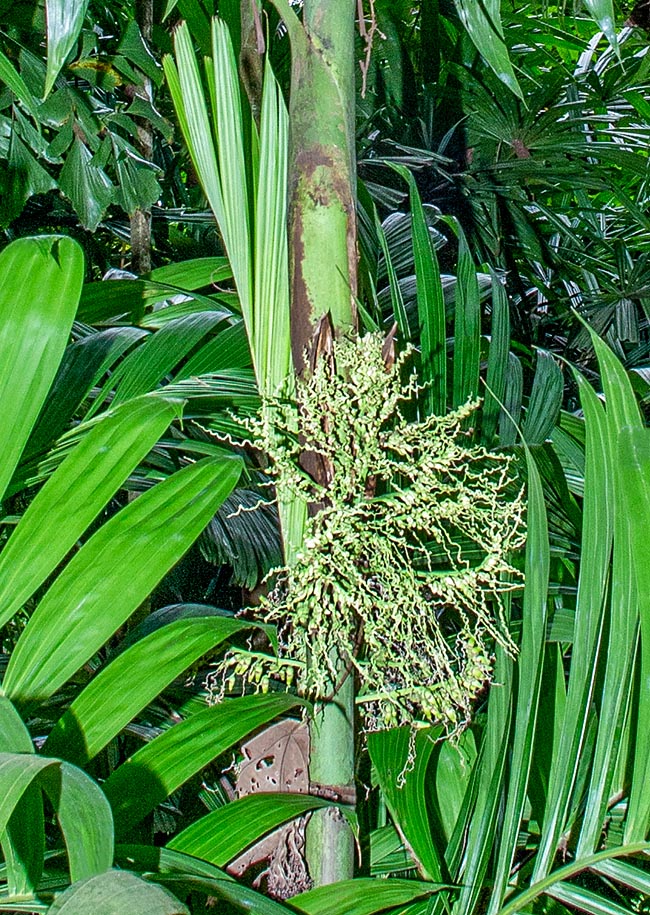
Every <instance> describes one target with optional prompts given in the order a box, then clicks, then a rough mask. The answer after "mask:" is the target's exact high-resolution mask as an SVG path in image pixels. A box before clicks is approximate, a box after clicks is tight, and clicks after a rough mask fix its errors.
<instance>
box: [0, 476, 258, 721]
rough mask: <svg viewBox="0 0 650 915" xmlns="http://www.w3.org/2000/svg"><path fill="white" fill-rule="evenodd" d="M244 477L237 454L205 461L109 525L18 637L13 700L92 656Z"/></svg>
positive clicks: (30, 697) (39, 695) (8, 685)
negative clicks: (234, 456)
mask: <svg viewBox="0 0 650 915" xmlns="http://www.w3.org/2000/svg"><path fill="white" fill-rule="evenodd" d="M240 474H241V462H240V460H239V459H231V458H225V459H216V458H215V459H206V460H204V461H200V462H199V463H197V464H193V465H192V466H190V467H186V468H185V469H183V470H181V471H179V472H178V473H176V474H174V475H173V476H172V477H170V478H168V479H167V480H165V481H164V482H162V483H160V484H158V485H157V486H154V487H153V488H152V489H150V490H148V491H147V492H145V493H143V494H142V495H141V496H139V497H138V498H137V499H136V500H135V501H134V502H131V503H130V504H129V505H127V506H126V507H125V508H123V509H122V511H120V512H119V513H118V514H117V515H116V516H115V517H113V518H111V519H110V520H109V521H108V522H107V523H106V524H104V525H103V526H102V527H101V528H100V529H99V530H98V531H97V532H96V533H95V534H94V535H93V536H92V537H91V538H90V540H89V541H88V543H86V544H85V545H84V546H83V547H82V549H81V550H80V551H79V552H78V553H77V554H76V555H75V556H74V557H73V559H72V560H71V561H70V562H69V564H68V565H67V566H66V568H65V569H64V571H63V572H62V573H61V574H60V575H59V577H58V578H57V580H56V581H55V583H54V584H53V585H52V587H51V588H50V589H49V591H48V592H47V594H46V595H45V597H44V598H43V600H42V601H41V603H40V604H39V606H38V607H37V609H36V610H35V612H34V614H33V615H32V618H31V619H30V621H29V623H28V624H27V626H26V628H25V630H24V632H23V633H22V635H21V636H20V639H19V640H18V643H17V645H16V647H15V649H14V652H13V654H12V657H11V661H10V662H9V667H8V668H7V674H6V677H5V680H4V684H3V686H4V690H5V693H6V694H7V695H8V696H9V697H10V698H11V699H12V701H14V702H16V703H17V704H19V705H20V704H25V703H33V702H36V701H39V700H43V699H46V698H47V697H49V696H51V695H52V694H53V693H54V692H56V690H57V689H59V687H60V686H62V685H63V683H65V681H66V680H67V679H68V677H70V676H71V675H72V674H73V673H75V671H77V670H78V669H79V667H81V665H82V664H84V663H85V662H86V661H87V660H88V659H89V658H91V657H92V656H93V654H94V653H95V652H96V651H98V650H99V648H100V647H101V646H102V645H103V644H104V642H105V641H106V640H107V639H108V638H109V637H110V636H111V635H112V634H113V633H114V632H115V630H116V629H117V628H118V627H119V626H121V625H122V623H123V622H124V621H125V620H126V619H128V617H129V616H130V615H131V613H132V612H133V611H134V610H135V609H136V607H138V606H139V605H140V604H141V603H142V601H143V600H144V599H145V597H147V595H148V594H149V593H150V591H151V590H152V588H153V587H154V586H155V585H156V584H157V583H158V581H160V579H161V578H162V576H163V575H164V574H165V572H167V571H168V570H169V569H170V568H171V567H172V565H174V563H175V562H177V561H178V559H180V557H181V556H182V555H183V553H184V552H185V551H186V550H187V549H188V547H189V546H190V545H191V544H192V543H193V542H194V540H195V539H196V538H197V537H198V535H199V533H200V532H201V530H202V529H203V528H204V527H205V525H206V524H207V523H208V521H209V520H210V518H211V517H212V515H213V514H214V512H215V511H216V510H217V508H218V507H219V506H220V505H221V503H222V502H223V500H224V499H225V498H227V496H228V495H229V494H230V492H231V491H232V489H233V487H234V486H235V485H236V483H237V480H238V479H239V476H240ZM125 585H128V587H125Z"/></svg>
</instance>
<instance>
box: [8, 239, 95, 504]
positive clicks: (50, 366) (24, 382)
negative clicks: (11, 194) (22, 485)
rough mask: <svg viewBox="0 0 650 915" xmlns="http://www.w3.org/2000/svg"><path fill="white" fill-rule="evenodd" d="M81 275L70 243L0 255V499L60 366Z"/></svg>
mask: <svg viewBox="0 0 650 915" xmlns="http://www.w3.org/2000/svg"><path fill="white" fill-rule="evenodd" d="M83 273H84V262H83V253H82V250H81V248H80V247H79V245H78V244H77V243H76V242H74V241H73V240H72V239H71V238H57V237H55V236H53V235H43V236H41V237H39V238H21V239H18V240H17V241H15V242H12V244H10V245H8V246H7V247H6V248H5V249H4V250H3V251H2V252H1V253H0V403H1V404H2V424H1V426H0V451H1V452H2V463H1V464H0V499H2V496H3V495H4V492H5V490H6V488H7V485H8V483H9V481H10V479H11V476H12V474H13V472H14V470H15V468H16V465H17V463H18V460H19V458H20V454H21V451H22V450H23V447H24V445H25V442H26V441H27V438H28V436H29V433H30V432H31V429H32V426H33V425H34V423H35V422H36V418H37V416H38V413H39V410H40V409H41V406H42V405H43V401H44V400H45V397H46V395H47V392H48V390H49V387H50V385H51V383H52V381H53V379H54V376H55V374H56V370H57V369H58V367H59V363H60V361H61V357H62V356H63V351H64V349H65V346H66V344H67V342H68V335H69V333H70V328H71V327H72V322H73V320H74V316H75V312H76V310H77V304H78V302H79V294H80V292H81V285H82V283H83Z"/></svg>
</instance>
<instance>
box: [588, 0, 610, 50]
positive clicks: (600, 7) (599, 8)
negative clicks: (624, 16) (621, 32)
mask: <svg viewBox="0 0 650 915" xmlns="http://www.w3.org/2000/svg"><path fill="white" fill-rule="evenodd" d="M584 4H585V6H586V7H587V9H588V10H589V12H590V14H591V16H592V18H593V19H594V20H595V21H596V22H597V23H598V28H599V29H601V30H602V31H603V32H604V33H605V37H606V38H607V41H609V43H610V44H611V46H612V47H613V48H616V49H618V38H617V34H616V14H615V12H614V3H613V0H584Z"/></svg>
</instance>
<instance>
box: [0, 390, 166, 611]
mask: <svg viewBox="0 0 650 915" xmlns="http://www.w3.org/2000/svg"><path fill="white" fill-rule="evenodd" d="M178 410H179V404H178V403H176V404H173V403H166V402H165V401H164V400H160V399H157V400H154V399H153V398H146V399H142V400H140V401H138V402H135V403H132V404H129V405H128V407H126V408H125V409H122V410H119V411H117V412H116V413H115V414H114V415H111V416H107V417H106V419H104V420H103V421H102V422H101V423H99V424H98V425H97V426H95V427H94V428H93V429H91V430H90V431H89V432H88V434H87V435H86V436H85V437H84V438H83V439H82V440H81V441H80V442H79V444H78V445H77V447H76V448H75V449H74V450H73V451H72V453H71V454H70V455H69V456H68V457H67V458H66V459H65V460H64V461H63V463H62V464H61V466H60V467H59V469H58V470H57V471H56V473H55V474H53V476H52V477H50V479H49V480H48V482H47V483H46V484H45V486H44V487H43V488H42V489H41V491H40V492H39V493H38V495H37V496H36V498H35V499H34V500H33V502H32V503H31V504H30V506H29V507H28V509H27V511H26V512H25V514H24V516H23V517H22V519H21V521H20V523H19V524H18V526H17V527H16V529H15V531H14V532H13V534H12V535H11V537H10V538H9V541H8V543H7V545H6V547H5V548H4V550H3V551H2V554H0V626H2V625H4V624H5V623H6V622H7V620H9V619H11V617H12V616H13V614H14V613H15V612H16V611H17V610H19V609H20V607H21V606H22V605H23V604H24V603H25V601H26V600H27V598H28V597H30V596H31V595H32V594H33V593H34V592H35V591H36V590H37V588H39V587H40V586H41V585H42V584H43V582H44V581H45V579H46V578H47V576H48V575H50V574H51V572H53V571H54V569H56V567H57V566H58V564H59V563H60V562H61V561H62V560H63V559H64V557H65V556H66V555H67V554H68V552H69V551H70V550H71V549H72V547H73V546H74V545H75V543H77V541H78V540H79V538H80V537H81V536H82V535H83V533H84V532H85V531H86V529H87V528H88V526H89V525H90V524H91V522H92V521H93V520H94V519H95V518H96V517H97V515H98V514H99V513H100V511H101V510H102V509H103V508H104V506H105V505H106V504H107V503H108V501H109V499H110V498H111V497H112V496H113V495H114V494H115V493H116V491H117V490H118V489H119V487H120V486H121V485H122V483H123V482H124V481H125V480H126V478H127V477H128V475H129V474H130V473H131V471H132V470H133V469H134V468H135V467H137V465H138V464H139V463H140V461H141V460H142V459H143V458H144V457H145V455H146V454H147V452H148V451H149V450H150V449H151V448H152V447H153V446H154V445H155V443H156V442H157V441H158V439H159V438H160V436H161V435H162V433H163V432H164V431H165V429H166V428H167V426H168V425H169V423H170V422H171V421H172V419H173V418H174V416H175V415H176V414H177V413H178Z"/></svg>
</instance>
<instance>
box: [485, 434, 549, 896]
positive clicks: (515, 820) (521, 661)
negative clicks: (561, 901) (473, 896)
mask: <svg viewBox="0 0 650 915" xmlns="http://www.w3.org/2000/svg"><path fill="white" fill-rule="evenodd" d="M526 461H527V467H528V536H527V541H526V560H525V575H526V586H525V588H524V598H523V609H522V619H523V626H522V636H521V645H520V648H519V656H518V658H517V667H516V670H517V704H516V707H515V709H514V718H515V720H514V730H513V736H512V757H511V759H510V761H509V768H510V773H511V777H510V782H509V785H508V792H507V795H506V804H505V811H504V814H503V826H502V831H501V840H500V843H499V848H498V853H497V855H498V857H497V866H496V874H495V878H494V890H493V893H492V897H491V900H490V906H489V910H488V911H489V912H490V913H493V912H495V911H497V910H498V909H499V907H500V905H501V904H502V901H503V899H504V897H505V894H506V890H507V886H508V879H509V875H510V867H511V865H512V862H513V860H514V856H515V853H516V850H517V838H518V834H519V828H520V823H521V821H522V819H523V816H524V810H525V805H526V791H527V787H528V779H529V776H530V766H531V756H532V749H533V740H534V736H535V725H536V721H537V710H538V703H539V691H540V687H541V682H542V666H543V661H544V642H545V639H546V618H547V605H548V581H549V568H550V551H549V540H548V522H547V516H546V506H545V504H544V492H543V489H542V481H541V479H540V475H539V471H538V469H537V466H536V464H535V460H534V458H533V456H532V455H531V453H530V451H529V450H528V448H526Z"/></svg>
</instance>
